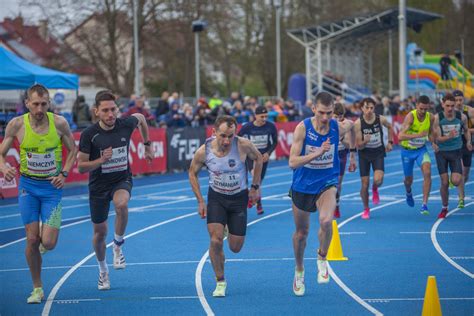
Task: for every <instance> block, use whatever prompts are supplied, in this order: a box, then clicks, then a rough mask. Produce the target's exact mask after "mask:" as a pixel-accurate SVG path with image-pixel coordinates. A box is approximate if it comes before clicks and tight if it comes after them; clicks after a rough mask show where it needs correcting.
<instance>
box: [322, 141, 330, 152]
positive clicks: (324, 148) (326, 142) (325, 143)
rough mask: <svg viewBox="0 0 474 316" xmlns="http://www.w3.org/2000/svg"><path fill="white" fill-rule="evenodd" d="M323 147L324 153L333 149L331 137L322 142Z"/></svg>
mask: <svg viewBox="0 0 474 316" xmlns="http://www.w3.org/2000/svg"><path fill="white" fill-rule="evenodd" d="M321 149H322V153H323V154H324V153H326V152H328V151H329V150H330V149H331V139H330V138H328V139H326V141H325V142H324V143H322V146H321Z"/></svg>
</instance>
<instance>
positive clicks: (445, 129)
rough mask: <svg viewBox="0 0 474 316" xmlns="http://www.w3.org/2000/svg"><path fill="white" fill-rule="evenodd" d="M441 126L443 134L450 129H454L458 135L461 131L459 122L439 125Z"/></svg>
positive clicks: (447, 132)
mask: <svg viewBox="0 0 474 316" xmlns="http://www.w3.org/2000/svg"><path fill="white" fill-rule="evenodd" d="M441 128H442V129H443V135H448V134H449V133H450V132H451V131H456V136H458V135H459V133H460V132H461V124H448V125H441Z"/></svg>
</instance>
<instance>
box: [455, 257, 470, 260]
mask: <svg viewBox="0 0 474 316" xmlns="http://www.w3.org/2000/svg"><path fill="white" fill-rule="evenodd" d="M451 259H454V260H474V257H451Z"/></svg>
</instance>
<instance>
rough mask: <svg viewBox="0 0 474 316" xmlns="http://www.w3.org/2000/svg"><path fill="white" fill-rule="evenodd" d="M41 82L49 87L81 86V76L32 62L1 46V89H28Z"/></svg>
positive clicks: (73, 88) (73, 87)
mask: <svg viewBox="0 0 474 316" xmlns="http://www.w3.org/2000/svg"><path fill="white" fill-rule="evenodd" d="M35 83H40V84H42V85H44V86H45V87H47V88H48V89H71V90H77V89H78V88H79V76H78V75H75V74H69V73H66V72H61V71H57V70H52V69H48V68H45V67H41V66H38V65H35V64H32V63H30V62H28V61H26V60H24V59H22V58H20V57H18V56H17V55H15V54H14V53H12V52H10V51H9V50H7V49H5V48H4V47H1V46H0V90H18V89H28V88H29V87H30V86H31V85H33V84H35Z"/></svg>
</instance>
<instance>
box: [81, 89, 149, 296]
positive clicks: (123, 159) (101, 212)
mask: <svg viewBox="0 0 474 316" xmlns="http://www.w3.org/2000/svg"><path fill="white" fill-rule="evenodd" d="M115 100H116V98H115V96H114V94H113V93H112V92H111V91H109V90H103V91H99V92H98V93H97V94H96V96H95V104H94V112H95V114H96V116H97V117H98V118H99V121H98V122H97V123H95V124H94V125H92V126H90V127H88V128H87V129H85V130H84V131H83V132H82V134H81V140H80V144H79V157H78V168H79V172H81V173H84V172H90V174H89V205H90V212H91V220H92V223H93V227H94V236H93V240H92V243H93V245H94V250H95V254H96V257H97V261H98V264H99V281H98V289H99V290H108V289H110V279H109V269H108V266H107V263H106V259H105V250H106V243H105V238H106V237H107V227H108V226H107V218H108V216H109V208H110V201H112V202H113V203H114V206H115V213H116V217H115V234H114V246H113V255H114V260H113V266H114V268H115V269H124V268H125V265H126V264H125V257H124V255H123V252H122V245H123V243H124V242H125V240H124V235H125V229H126V227H127V222H128V201H129V200H130V196H131V192H132V185H133V184H132V174H131V171H130V164H129V161H128V151H129V144H130V137H131V135H132V133H133V131H134V129H135V128H136V127H138V129H139V130H140V134H141V135H142V138H143V144H144V145H145V158H146V159H147V160H148V161H149V162H151V160H152V159H153V152H152V149H151V142H150V140H149V137H148V126H147V123H146V120H145V117H144V116H143V115H142V114H140V113H135V114H132V115H131V116H129V117H127V118H125V119H121V118H117V114H118V107H117V104H116V103H115Z"/></svg>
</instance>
